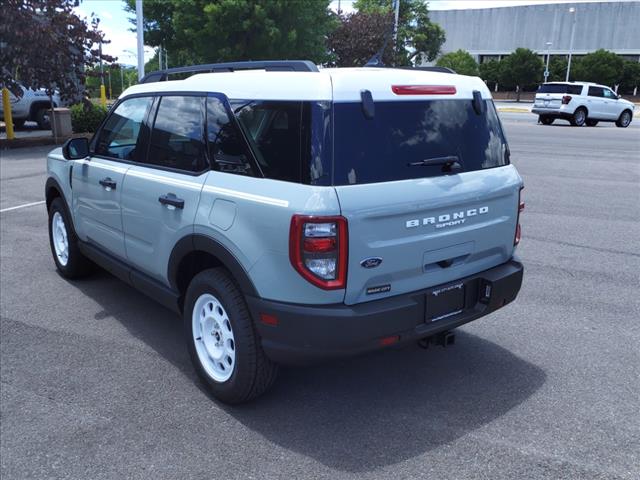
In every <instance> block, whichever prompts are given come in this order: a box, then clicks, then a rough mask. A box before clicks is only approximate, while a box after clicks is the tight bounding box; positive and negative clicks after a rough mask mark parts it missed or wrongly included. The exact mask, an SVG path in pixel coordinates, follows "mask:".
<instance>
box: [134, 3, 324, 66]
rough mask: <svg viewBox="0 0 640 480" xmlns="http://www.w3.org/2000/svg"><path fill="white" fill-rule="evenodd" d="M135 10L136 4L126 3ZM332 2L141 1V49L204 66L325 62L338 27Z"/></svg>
mask: <svg viewBox="0 0 640 480" xmlns="http://www.w3.org/2000/svg"><path fill="white" fill-rule="evenodd" d="M125 1H126V4H127V9H128V10H130V11H134V10H135V0H125ZM329 3H330V0H305V1H291V0H190V1H184V0H145V1H144V5H143V8H144V17H145V22H144V31H145V43H147V44H148V45H152V46H156V47H157V46H164V47H165V48H166V49H167V51H168V54H169V57H170V58H171V59H174V60H173V62H172V63H173V64H174V65H176V64H180V63H181V62H185V63H186V62H190V63H204V62H223V61H234V60H268V59H282V58H296V59H298V58H302V59H309V60H313V61H315V62H317V63H320V62H324V61H326V60H327V51H326V48H325V38H326V36H327V35H328V34H329V33H330V32H331V30H332V29H333V28H335V26H336V19H335V15H334V14H333V13H332V12H331V11H330V10H329V8H328V7H329Z"/></svg>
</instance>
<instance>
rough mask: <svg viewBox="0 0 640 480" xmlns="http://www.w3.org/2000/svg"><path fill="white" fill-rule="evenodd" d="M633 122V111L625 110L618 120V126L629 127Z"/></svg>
mask: <svg viewBox="0 0 640 480" xmlns="http://www.w3.org/2000/svg"><path fill="white" fill-rule="evenodd" d="M630 123H631V112H629V110H625V111H624V112H622V113H621V114H620V117H619V118H618V120H616V127H620V128H627V127H628V126H629V124H630Z"/></svg>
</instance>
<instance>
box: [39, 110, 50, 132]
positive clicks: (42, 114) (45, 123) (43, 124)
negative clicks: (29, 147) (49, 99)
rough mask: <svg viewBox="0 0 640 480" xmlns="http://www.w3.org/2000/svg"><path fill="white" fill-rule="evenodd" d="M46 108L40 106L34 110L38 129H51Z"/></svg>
mask: <svg viewBox="0 0 640 480" xmlns="http://www.w3.org/2000/svg"><path fill="white" fill-rule="evenodd" d="M49 110H50V109H48V108H41V109H40V110H38V111H37V112H36V122H38V128H39V129H40V130H51V118H50V116H49Z"/></svg>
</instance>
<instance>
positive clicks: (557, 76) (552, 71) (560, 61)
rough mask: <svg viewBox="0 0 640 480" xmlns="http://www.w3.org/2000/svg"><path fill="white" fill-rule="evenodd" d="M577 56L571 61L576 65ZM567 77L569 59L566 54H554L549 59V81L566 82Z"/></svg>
mask: <svg viewBox="0 0 640 480" xmlns="http://www.w3.org/2000/svg"><path fill="white" fill-rule="evenodd" d="M576 60H577V59H576V58H574V59H573V60H572V61H571V63H573V64H574V65H575V63H574V62H576ZM566 77H567V59H566V57H564V56H558V55H555V56H552V57H551V58H550V59H549V81H550V82H564V80H565V78H566Z"/></svg>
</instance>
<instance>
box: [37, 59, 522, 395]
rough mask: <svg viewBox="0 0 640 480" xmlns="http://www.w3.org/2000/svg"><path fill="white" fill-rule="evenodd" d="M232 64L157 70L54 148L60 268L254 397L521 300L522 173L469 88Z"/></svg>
mask: <svg viewBox="0 0 640 480" xmlns="http://www.w3.org/2000/svg"><path fill="white" fill-rule="evenodd" d="M207 68H208V69H211V70H224V69H225V68H227V67H221V66H216V65H214V66H207ZM242 68H256V70H248V71H240V70H241V69H242ZM228 69H231V70H232V71H227V72H222V73H201V74H196V75H192V76H190V77H188V78H186V79H184V80H178V81H158V82H150V80H154V79H157V80H162V79H163V78H164V77H166V76H164V77H163V75H157V74H154V76H153V77H149V78H147V79H146V80H145V82H143V83H141V84H139V85H136V86H133V87H131V88H129V89H127V90H126V91H125V92H124V93H123V94H122V96H121V97H120V99H119V100H118V102H117V103H116V104H115V105H114V107H113V108H112V109H111V110H110V113H109V115H108V117H107V118H106V120H105V122H104V123H103V125H102V126H101V128H100V129H99V130H98V131H97V132H96V134H95V136H94V137H93V139H92V140H91V142H90V143H89V142H88V141H87V139H83V138H76V139H72V140H70V141H68V142H67V143H66V144H65V145H64V147H63V148H57V149H55V150H53V151H52V152H51V153H50V154H49V156H48V159H47V171H48V176H49V178H48V180H47V183H46V191H45V194H46V204H47V208H48V211H49V238H50V243H51V252H52V255H53V259H54V261H55V265H56V267H57V269H58V270H59V272H60V273H61V274H62V275H63V276H64V277H68V278H75V277H78V276H81V275H84V274H86V273H87V272H89V271H90V270H91V265H92V262H93V263H95V264H98V265H100V266H102V267H104V268H106V269H107V270H108V271H110V272H111V273H113V274H114V275H116V276H118V277H120V278H121V279H123V280H124V281H125V282H128V283H130V284H132V285H133V286H135V287H137V288H139V289H140V290H141V291H142V292H144V293H146V294H147V295H149V296H151V297H153V298H154V299H156V300H157V301H159V302H161V303H162V304H164V305H166V306H167V307H169V308H171V309H172V310H174V311H175V312H177V313H179V314H181V315H182V316H183V321H184V331H185V336H186V341H187V344H188V348H189V352H190V354H191V358H192V361H193V364H194V366H195V369H196V371H197V372H198V374H199V375H200V377H201V378H202V380H203V382H204V383H205V385H207V386H208V388H209V389H210V391H211V392H212V393H213V395H215V396H216V397H217V398H219V399H220V400H222V401H224V402H228V403H238V402H244V401H247V400H249V399H251V398H254V397H256V396H258V395H260V394H261V393H263V392H264V391H265V390H266V389H267V388H268V387H269V386H270V385H271V384H272V383H273V382H274V379H275V377H276V372H277V366H278V365H279V364H305V363H309V362H313V361H317V360H321V359H327V358H336V357H341V356H347V355H355V354H360V353H363V352H368V351H372V350H378V349H382V348H388V347H390V346H395V345H404V344H407V343H409V342H415V341H421V342H422V343H423V344H425V343H427V342H430V341H433V342H435V343H440V344H447V343H450V342H451V341H452V338H453V337H452V335H451V333H450V332H451V330H453V329H454V328H456V327H459V326H460V325H463V324H465V323H467V322H470V321H473V320H476V319H478V318H480V317H482V316H484V315H487V314H489V313H491V312H493V311H495V310H497V309H499V308H501V307H503V306H504V305H506V304H507V303H509V302H511V301H513V300H514V299H515V298H516V295H517V293H518V291H519V289H520V286H521V282H522V275H523V267H522V264H521V263H520V261H519V260H518V259H517V258H516V257H515V250H516V245H517V244H518V242H519V241H520V224H519V220H520V212H521V211H522V210H523V208H524V204H523V203H522V199H521V196H520V195H521V190H522V188H523V186H522V179H521V178H520V176H519V175H518V172H517V171H516V168H515V167H514V166H513V165H512V164H511V162H510V159H509V147H508V146H507V141H506V139H505V136H504V133H503V130H502V126H501V124H500V120H499V118H498V115H497V113H496V109H495V107H494V105H493V101H492V99H491V94H490V92H489V90H488V89H487V87H486V86H485V84H484V83H483V82H482V80H480V79H479V78H472V77H466V76H461V75H454V74H448V73H435V72H425V71H411V70H405V69H391V68H353V69H324V70H321V71H318V70H317V68H316V67H315V65H313V64H312V63H310V62H304V61H297V62H248V63H238V64H233V66H232V67H229V68H227V70H228ZM286 69H289V70H292V71H272V70H286ZM193 70H198V68H196V67H193ZM180 72H182V73H184V69H181V70H180Z"/></svg>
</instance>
